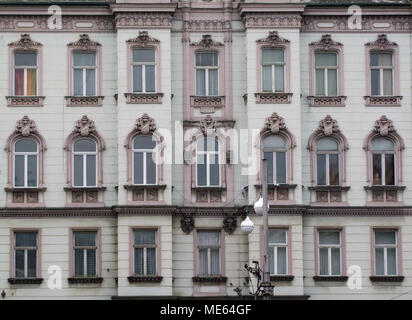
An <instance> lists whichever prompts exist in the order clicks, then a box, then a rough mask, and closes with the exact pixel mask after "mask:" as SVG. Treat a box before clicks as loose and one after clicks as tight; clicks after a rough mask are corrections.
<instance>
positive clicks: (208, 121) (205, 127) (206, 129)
mask: <svg viewBox="0 0 412 320" xmlns="http://www.w3.org/2000/svg"><path fill="white" fill-rule="evenodd" d="M216 128H217V122H216V120H214V119H212V117H211V116H210V115H208V116H206V118H204V119H203V120H201V121H200V122H199V129H200V131H202V133H203V134H204V135H205V136H208V135H212V134H213V133H214V132H216Z"/></svg>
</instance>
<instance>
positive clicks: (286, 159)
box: [262, 135, 289, 185]
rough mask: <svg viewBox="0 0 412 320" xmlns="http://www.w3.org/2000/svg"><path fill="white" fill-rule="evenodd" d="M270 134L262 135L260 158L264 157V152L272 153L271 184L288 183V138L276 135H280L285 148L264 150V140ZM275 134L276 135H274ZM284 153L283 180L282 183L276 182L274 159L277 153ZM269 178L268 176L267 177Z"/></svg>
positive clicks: (275, 161) (275, 163)
mask: <svg viewBox="0 0 412 320" xmlns="http://www.w3.org/2000/svg"><path fill="white" fill-rule="evenodd" d="M270 136H271V135H265V136H263V137H262V159H265V153H272V159H273V162H272V166H273V185H279V184H287V183H288V179H289V173H288V171H289V170H288V167H289V162H288V161H289V155H288V140H287V139H286V138H285V137H283V136H282V135H278V136H279V137H281V138H282V139H283V140H284V142H285V149H284V150H275V151H265V148H264V145H263V144H264V140H265V139H266V138H268V137H270ZM275 136H276V135H275ZM278 152H279V153H285V182H283V183H278V181H277V179H276V176H277V169H278V168H277V160H276V155H277V153H278ZM268 178H269V177H268Z"/></svg>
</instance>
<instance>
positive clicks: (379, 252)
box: [375, 248, 385, 276]
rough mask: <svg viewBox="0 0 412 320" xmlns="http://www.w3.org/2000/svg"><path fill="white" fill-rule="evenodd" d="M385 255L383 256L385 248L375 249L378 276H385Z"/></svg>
mask: <svg viewBox="0 0 412 320" xmlns="http://www.w3.org/2000/svg"><path fill="white" fill-rule="evenodd" d="M384 261H385V260H384V255H383V248H376V249H375V268H376V275H378V276H379V275H384V274H385V269H384V263H385V262H384Z"/></svg>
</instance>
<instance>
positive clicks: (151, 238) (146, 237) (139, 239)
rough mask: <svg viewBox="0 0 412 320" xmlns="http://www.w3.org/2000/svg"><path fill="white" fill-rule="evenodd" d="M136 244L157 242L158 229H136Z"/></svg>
mask: <svg viewBox="0 0 412 320" xmlns="http://www.w3.org/2000/svg"><path fill="white" fill-rule="evenodd" d="M134 243H135V244H156V231H154V230H135V231H134Z"/></svg>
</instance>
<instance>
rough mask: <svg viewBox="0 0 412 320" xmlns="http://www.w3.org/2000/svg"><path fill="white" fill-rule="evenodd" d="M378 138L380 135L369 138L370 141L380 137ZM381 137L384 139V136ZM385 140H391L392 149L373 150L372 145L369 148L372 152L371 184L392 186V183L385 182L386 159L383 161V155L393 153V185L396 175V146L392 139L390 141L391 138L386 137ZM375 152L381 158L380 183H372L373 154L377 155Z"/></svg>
mask: <svg viewBox="0 0 412 320" xmlns="http://www.w3.org/2000/svg"><path fill="white" fill-rule="evenodd" d="M380 138H382V137H375V138H373V139H372V140H371V143H373V140H375V139H380ZM382 139H385V138H382ZM387 140H389V141H391V142H392V144H393V151H382V152H379V151H374V150H373V147H372V149H371V153H372V164H371V167H372V185H373V186H392V184H386V161H385V155H387V154H393V178H394V179H393V180H394V184H393V186H396V176H397V168H396V163H397V162H396V161H397V159H396V150H395V148H396V145H395V142H394V141H392V139H387ZM377 154H379V155H380V158H381V180H382V183H381V184H375V183H374V178H373V157H374V155H377Z"/></svg>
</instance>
